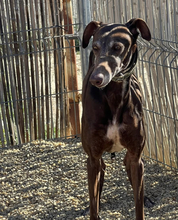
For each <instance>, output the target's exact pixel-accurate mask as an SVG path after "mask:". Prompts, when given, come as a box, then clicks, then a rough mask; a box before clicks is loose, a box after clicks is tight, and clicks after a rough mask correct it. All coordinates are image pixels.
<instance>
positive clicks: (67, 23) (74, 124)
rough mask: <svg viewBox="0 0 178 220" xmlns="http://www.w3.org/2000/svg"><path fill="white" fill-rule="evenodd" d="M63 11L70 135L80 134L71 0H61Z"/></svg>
mask: <svg viewBox="0 0 178 220" xmlns="http://www.w3.org/2000/svg"><path fill="white" fill-rule="evenodd" d="M63 12H64V28H65V30H64V32H65V35H66V38H65V39H66V40H65V43H64V44H65V45H64V48H65V61H64V62H65V65H64V66H65V80H66V88H67V92H68V91H69V95H68V97H69V116H70V117H69V118H70V124H71V135H78V134H80V117H79V98H78V97H79V95H78V82H77V68H76V55H75V41H74V39H72V38H71V36H72V35H73V34H74V27H73V25H72V24H73V20H72V16H73V15H72V3H71V0H63Z"/></svg>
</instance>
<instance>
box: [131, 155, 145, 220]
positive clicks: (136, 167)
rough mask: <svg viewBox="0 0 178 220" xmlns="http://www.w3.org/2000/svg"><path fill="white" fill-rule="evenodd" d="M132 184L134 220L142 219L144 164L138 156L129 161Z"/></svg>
mask: <svg viewBox="0 0 178 220" xmlns="http://www.w3.org/2000/svg"><path fill="white" fill-rule="evenodd" d="M130 170H131V179H132V186H133V191H134V200H135V208H136V220H144V186H143V173H144V165H143V162H142V160H141V158H139V159H138V160H136V161H135V160H134V161H131V163H130Z"/></svg>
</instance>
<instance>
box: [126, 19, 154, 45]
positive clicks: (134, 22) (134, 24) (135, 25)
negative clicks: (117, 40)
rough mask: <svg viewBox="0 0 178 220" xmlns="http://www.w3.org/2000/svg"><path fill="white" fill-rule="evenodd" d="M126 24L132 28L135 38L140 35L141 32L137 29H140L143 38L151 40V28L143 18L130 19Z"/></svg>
mask: <svg viewBox="0 0 178 220" xmlns="http://www.w3.org/2000/svg"><path fill="white" fill-rule="evenodd" d="M125 25H126V26H127V28H128V29H129V30H130V32H131V33H132V34H133V35H134V36H135V38H137V36H138V35H139V32H138V30H137V29H139V31H140V33H141V36H142V38H143V39H145V40H147V41H150V40H151V33H150V30H149V28H148V26H147V24H146V22H145V21H144V20H142V19H141V18H133V19H131V20H130V21H128V22H127V23H126V24H125Z"/></svg>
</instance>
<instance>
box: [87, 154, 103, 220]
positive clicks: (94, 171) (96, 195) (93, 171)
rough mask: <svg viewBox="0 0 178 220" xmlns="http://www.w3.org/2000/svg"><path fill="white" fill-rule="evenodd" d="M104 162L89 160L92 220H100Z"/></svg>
mask: <svg viewBox="0 0 178 220" xmlns="http://www.w3.org/2000/svg"><path fill="white" fill-rule="evenodd" d="M102 165H103V161H101V159H95V158H91V157H89V158H88V159H87V171H88V186H89V197H90V220H98V219H100V218H99V199H100V193H101V191H100V190H101V188H100V187H101V186H102V185H103V183H101V182H103V179H104V176H103V172H104V171H103V169H102Z"/></svg>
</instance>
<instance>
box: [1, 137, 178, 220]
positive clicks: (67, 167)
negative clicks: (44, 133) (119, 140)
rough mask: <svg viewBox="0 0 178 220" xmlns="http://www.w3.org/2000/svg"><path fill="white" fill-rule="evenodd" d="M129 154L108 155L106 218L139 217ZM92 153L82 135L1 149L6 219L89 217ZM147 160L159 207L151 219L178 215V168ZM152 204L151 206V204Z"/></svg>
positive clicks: (149, 187) (148, 186)
mask: <svg viewBox="0 0 178 220" xmlns="http://www.w3.org/2000/svg"><path fill="white" fill-rule="evenodd" d="M124 155H125V152H124V151H123V152H121V153H118V154H116V160H115V162H111V159H110V154H105V155H104V160H105V163H106V166H107V169H106V172H105V183H104V188H103V193H102V200H101V211H100V214H101V217H102V218H103V219H104V220H107V219H108V220H111V219H120V220H124V219H125V220H131V219H135V217H134V215H135V213H134V202H133V191H132V188H131V187H130V184H129V181H128V178H127V176H126V172H125V167H124V166H123V158H124ZM86 158H87V157H86V155H85V153H84V152H83V149H82V147H81V142H80V139H68V140H66V139H63V140H50V141H35V142H32V143H29V144H26V145H23V146H21V147H19V146H16V147H9V148H3V149H2V148H1V149H0V189H1V190H0V219H3V220H7V219H8V220H15V219H19V220H22V219H46V220H47V219H48V220H49V219H59V220H62V219H63V220H64V219H65V220H66V219H71V220H74V219H76V220H79V219H86V220H87V219H89V215H88V214H87V213H86V212H85V210H86V208H87V207H88V204H89V199H88V188H87V173H86ZM144 161H145V195H146V196H148V197H149V198H150V199H151V201H152V202H154V205H153V206H151V205H150V207H149V208H148V207H146V208H145V216H146V220H148V219H154V220H155V219H165V220H167V219H178V175H177V174H178V172H177V171H174V170H168V169H166V168H164V167H163V166H162V165H160V164H158V163H155V162H154V161H152V160H150V159H146V158H144ZM148 206H149V204H148Z"/></svg>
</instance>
